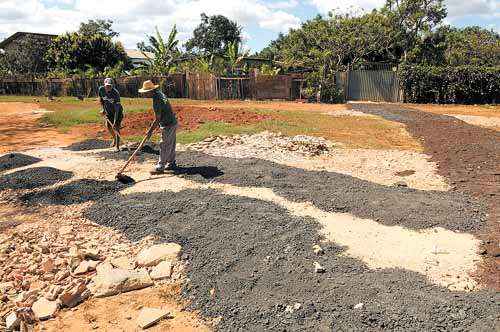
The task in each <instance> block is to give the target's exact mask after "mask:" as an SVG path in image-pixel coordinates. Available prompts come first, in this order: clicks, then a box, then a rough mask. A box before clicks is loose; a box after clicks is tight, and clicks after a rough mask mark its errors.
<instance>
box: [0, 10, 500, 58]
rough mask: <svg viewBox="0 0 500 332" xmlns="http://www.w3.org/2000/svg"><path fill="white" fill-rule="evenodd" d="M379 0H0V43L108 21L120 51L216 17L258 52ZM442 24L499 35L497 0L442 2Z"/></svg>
mask: <svg viewBox="0 0 500 332" xmlns="http://www.w3.org/2000/svg"><path fill="white" fill-rule="evenodd" d="M384 2H385V0H229V1H228V0H225V1H223V0H0V40H3V39H4V38H6V37H8V36H10V35H11V34H13V33H15V32H17V31H28V32H40V33H51V34H61V33H64V32H67V31H75V30H77V29H78V26H79V24H80V22H82V21H87V20H88V19H95V18H104V19H111V20H113V21H114V24H113V27H114V30H115V31H118V32H119V33H120V36H119V37H118V39H119V40H120V41H121V42H122V43H123V44H124V46H125V47H126V48H136V44H137V42H140V41H143V40H145V38H146V35H148V34H152V33H153V31H154V27H155V26H158V28H159V30H160V31H161V32H163V33H164V34H165V35H167V34H168V32H169V31H170V29H171V28H172V26H173V25H174V24H176V25H177V29H178V31H179V34H178V37H179V39H180V40H181V42H184V41H186V40H187V39H188V38H189V37H190V36H191V33H192V31H193V29H194V28H195V27H196V26H197V25H198V24H199V23H200V14H201V13H203V12H204V13H206V14H207V15H214V14H222V15H225V16H227V17H229V18H230V19H232V20H235V21H237V22H238V23H239V24H240V25H241V26H242V28H243V38H244V45H245V47H246V48H247V49H250V50H251V51H259V50H261V49H262V48H263V47H265V46H266V45H267V44H268V43H269V41H271V40H273V39H275V38H276V37H277V36H278V33H280V32H285V33H286V32H287V31H288V30H289V29H290V28H296V27H299V26H300V24H301V22H304V21H306V20H308V19H310V18H312V17H314V16H316V15H317V14H318V13H319V14H326V13H328V11H330V10H332V9H336V10H339V11H344V12H345V11H352V10H355V11H360V10H364V11H370V10H371V9H373V8H379V7H381V6H382V5H383V4H384ZM445 3H446V5H447V8H448V17H447V18H446V23H447V24H451V25H454V26H458V27H462V26H467V25H479V26H482V27H485V28H488V29H494V30H496V31H498V32H500V0H445Z"/></svg>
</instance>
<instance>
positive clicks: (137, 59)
mask: <svg viewBox="0 0 500 332" xmlns="http://www.w3.org/2000/svg"><path fill="white" fill-rule="evenodd" d="M125 53H127V56H128V57H129V58H130V61H131V62H132V66H134V68H137V67H140V66H142V65H145V64H148V63H150V61H151V59H153V58H154V56H155V55H154V54H153V53H151V52H144V53H143V52H142V51H138V50H131V49H128V50H127V49H126V50H125Z"/></svg>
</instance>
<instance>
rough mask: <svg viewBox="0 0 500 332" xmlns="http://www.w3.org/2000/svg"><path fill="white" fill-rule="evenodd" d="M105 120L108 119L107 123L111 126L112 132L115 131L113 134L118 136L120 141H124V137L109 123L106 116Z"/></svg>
mask: <svg viewBox="0 0 500 332" xmlns="http://www.w3.org/2000/svg"><path fill="white" fill-rule="evenodd" d="M104 118H105V119H106V122H107V123H108V124H109V125H110V126H111V130H113V132H114V133H115V135H116V136H118V137H119V138H120V139H122V136H121V135H120V133H119V132H118V131H117V130H116V129H115V126H113V124H112V123H111V121H109V119H108V118H107V117H106V116H104Z"/></svg>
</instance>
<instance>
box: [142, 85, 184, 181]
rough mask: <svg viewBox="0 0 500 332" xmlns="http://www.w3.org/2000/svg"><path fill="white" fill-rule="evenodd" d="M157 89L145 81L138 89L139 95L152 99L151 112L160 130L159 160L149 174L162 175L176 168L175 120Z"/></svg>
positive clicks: (165, 98)
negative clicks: (153, 113)
mask: <svg viewBox="0 0 500 332" xmlns="http://www.w3.org/2000/svg"><path fill="white" fill-rule="evenodd" d="M158 87H159V86H158V85H155V84H154V83H153V82H151V81H145V82H144V83H143V84H142V89H139V93H142V94H143V95H144V96H145V97H147V98H152V99H153V111H154V112H155V117H156V122H157V123H158V125H159V126H160V129H161V141H160V159H159V160H158V164H157V165H156V167H155V168H154V169H153V170H152V171H151V174H162V173H163V172H165V170H175V169H176V168H177V165H176V163H175V144H176V140H175V133H176V131H177V119H176V117H175V114H174V112H173V111H172V106H171V105H170V102H169V101H168V99H167V97H165V95H164V94H163V92H161V91H160V90H159V89H158Z"/></svg>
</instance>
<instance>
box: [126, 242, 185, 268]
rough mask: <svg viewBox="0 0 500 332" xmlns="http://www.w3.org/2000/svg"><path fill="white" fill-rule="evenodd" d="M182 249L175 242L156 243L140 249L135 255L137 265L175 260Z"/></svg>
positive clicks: (152, 264)
mask: <svg viewBox="0 0 500 332" xmlns="http://www.w3.org/2000/svg"><path fill="white" fill-rule="evenodd" d="M181 250H182V247H181V246H180V245H178V244H177V243H166V244H157V245H154V246H151V247H149V248H145V249H143V250H141V252H140V253H139V254H138V255H137V257H136V263H137V265H139V266H155V265H157V264H158V263H160V262H161V261H164V260H169V261H175V260H176V259H177V258H178V257H179V254H180V252H181Z"/></svg>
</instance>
